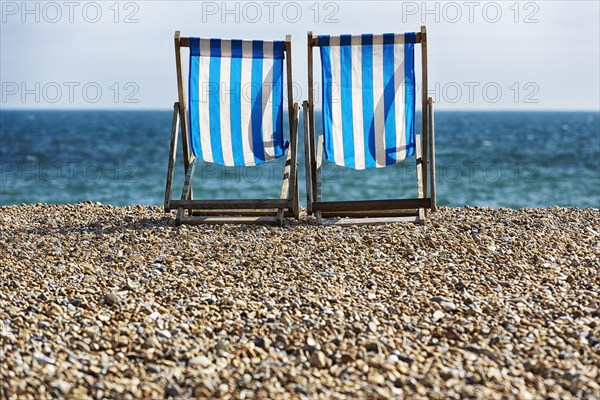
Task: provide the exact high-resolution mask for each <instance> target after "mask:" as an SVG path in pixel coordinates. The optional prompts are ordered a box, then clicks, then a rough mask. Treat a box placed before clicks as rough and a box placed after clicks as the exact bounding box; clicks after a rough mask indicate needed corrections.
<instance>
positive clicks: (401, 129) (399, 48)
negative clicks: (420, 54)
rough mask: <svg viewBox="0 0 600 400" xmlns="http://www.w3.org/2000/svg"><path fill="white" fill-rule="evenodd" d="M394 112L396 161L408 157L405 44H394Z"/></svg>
mask: <svg viewBox="0 0 600 400" xmlns="http://www.w3.org/2000/svg"><path fill="white" fill-rule="evenodd" d="M394 90H395V91H394V93H395V94H394V112H395V113H396V154H395V159H396V161H400V160H404V159H405V158H406V115H405V112H406V108H405V107H404V91H405V90H406V88H405V87H404V45H403V44H394Z"/></svg>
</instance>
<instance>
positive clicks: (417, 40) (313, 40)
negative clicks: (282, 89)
mask: <svg viewBox="0 0 600 400" xmlns="http://www.w3.org/2000/svg"><path fill="white" fill-rule="evenodd" d="M400 35H401V34H400ZM332 37H340V36H339V35H331V36H330V38H332ZM360 37H361V35H351V38H360ZM422 37H423V36H422V34H421V32H416V33H415V43H421V38H422ZM378 43H381V44H382V43H383V35H373V44H378ZM309 44H311V45H312V46H315V47H321V45H320V44H319V37H318V35H315V34H313V37H312V38H311V39H310V41H309ZM327 46H328V47H329V46H341V44H340V43H339V42H337V43H329V44H328V45H327Z"/></svg>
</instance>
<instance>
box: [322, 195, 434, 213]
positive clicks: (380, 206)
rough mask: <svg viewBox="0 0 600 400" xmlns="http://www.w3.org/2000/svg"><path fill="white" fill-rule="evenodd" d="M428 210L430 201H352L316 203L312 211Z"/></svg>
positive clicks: (427, 199) (426, 199)
mask: <svg viewBox="0 0 600 400" xmlns="http://www.w3.org/2000/svg"><path fill="white" fill-rule="evenodd" d="M423 207H425V208H429V207H431V199H429V198H425V199H394V200H353V201H316V202H313V210H315V211H323V212H327V211H329V212H331V211H361V210H368V209H377V210H396V209H403V208H423Z"/></svg>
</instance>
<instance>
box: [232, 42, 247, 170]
mask: <svg viewBox="0 0 600 400" xmlns="http://www.w3.org/2000/svg"><path fill="white" fill-rule="evenodd" d="M231 53H232V55H233V54H236V55H237V54H239V55H240V57H241V54H242V41H241V40H232V41H231ZM240 57H237V56H236V57H232V58H231V69H230V76H231V80H230V84H231V88H230V89H231V103H230V107H229V113H230V121H231V149H232V152H233V162H234V164H235V165H236V166H244V165H245V162H244V147H243V145H242V116H241V109H242V93H241V91H242V84H241V82H242V59H241V58H240Z"/></svg>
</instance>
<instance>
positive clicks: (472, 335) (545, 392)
mask: <svg viewBox="0 0 600 400" xmlns="http://www.w3.org/2000/svg"><path fill="white" fill-rule="evenodd" d="M172 217H173V214H172V215H171V216H165V215H164V213H163V212H162V210H161V209H160V207H147V206H128V207H112V206H105V205H102V206H98V205H96V204H94V203H89V204H74V205H44V204H38V205H31V206H18V207H12V206H11V207H6V206H5V207H0V259H1V260H2V264H3V267H2V268H1V269H0V282H2V283H7V284H6V285H5V287H4V290H2V289H0V338H1V340H2V357H3V361H7V363H6V364H7V365H9V366H10V369H9V370H8V372H6V370H4V372H3V370H2V368H0V375H1V379H2V385H3V386H2V391H3V392H2V393H3V394H4V393H6V396H4V397H6V398H7V400H12V399H21V398H23V399H38V398H40V399H42V398H61V397H62V398H82V399H83V398H173V399H175V398H297V397H302V398H311V399H312V398H315V399H316V398H438V399H445V398H449V399H453V398H454V399H456V398H475V397H482V398H490V399H495V398H498V399H500V398H524V399H525V398H526V399H530V398H550V399H570V398H586V399H593V400H600V396H599V395H598V393H600V387H599V385H598V383H597V382H598V379H597V377H598V361H597V357H596V355H597V354H598V346H600V335H598V334H597V332H598V328H599V327H600V312H599V308H598V296H597V293H598V292H599V291H600V287H599V285H600V283H599V281H598V279H597V277H598V270H600V261H599V254H600V235H598V234H597V232H600V212H599V211H598V210H597V209H585V210H577V209H567V208H559V207H549V208H545V209H533V208H524V209H521V210H509V209H500V210H492V209H489V208H482V207H469V208H468V209H467V208H462V209H451V208H445V207H440V208H439V209H438V210H437V211H436V212H434V213H431V214H430V218H428V220H427V223H426V224H425V225H424V226H420V225H412V224H403V223H398V224H392V225H378V226H357V227H343V228H342V227H336V226H315V225H313V223H312V221H313V219H312V217H310V218H308V220H306V217H303V218H305V219H303V221H301V222H299V223H298V222H293V221H292V222H288V223H287V225H286V226H285V227H284V228H279V227H265V226H235V225H232V226H210V225H201V226H188V225H184V226H175V224H174V223H173V218H172ZM0 285H1V284H0Z"/></svg>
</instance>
